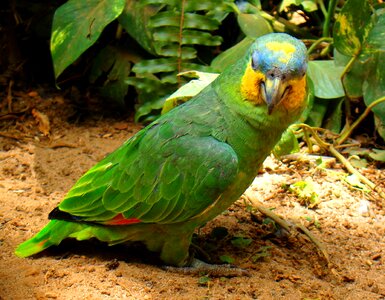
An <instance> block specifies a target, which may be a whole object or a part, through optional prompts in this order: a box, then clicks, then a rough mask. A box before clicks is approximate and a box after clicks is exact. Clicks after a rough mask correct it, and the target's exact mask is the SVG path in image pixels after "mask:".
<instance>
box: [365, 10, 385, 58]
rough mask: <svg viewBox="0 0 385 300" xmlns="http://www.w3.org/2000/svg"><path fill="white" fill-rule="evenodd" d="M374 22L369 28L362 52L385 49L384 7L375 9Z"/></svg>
mask: <svg viewBox="0 0 385 300" xmlns="http://www.w3.org/2000/svg"><path fill="white" fill-rule="evenodd" d="M375 17H376V18H375V19H377V20H376V22H375V24H374V27H373V28H372V29H371V30H370V32H369V34H368V37H367V42H366V44H365V48H364V52H365V53H372V52H377V51H385V9H381V10H378V11H376V15H375Z"/></svg>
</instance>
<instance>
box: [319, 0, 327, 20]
mask: <svg viewBox="0 0 385 300" xmlns="http://www.w3.org/2000/svg"><path fill="white" fill-rule="evenodd" d="M317 2H318V5H319V7H320V9H321V11H322V13H323V15H324V17H326V16H327V14H328V13H327V11H326V8H325V4H324V0H318V1H317Z"/></svg>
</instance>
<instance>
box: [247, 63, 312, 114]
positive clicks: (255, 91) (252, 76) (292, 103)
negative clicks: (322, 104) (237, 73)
mask: <svg viewBox="0 0 385 300" xmlns="http://www.w3.org/2000/svg"><path fill="white" fill-rule="evenodd" d="M265 79H266V78H265V75H264V74H263V73H261V72H259V71H255V70H253V69H252V67H251V64H248V66H247V68H246V72H245V74H244V75H243V77H242V81H241V92H242V96H243V98H244V99H246V100H247V101H250V102H252V103H253V104H255V105H261V104H264V101H263V98H262V95H261V90H260V85H261V82H262V81H263V80H265ZM287 84H288V86H290V87H291V88H290V90H289V92H288V93H287V95H286V96H285V97H284V98H283V99H282V101H281V104H282V106H283V107H285V109H286V110H287V111H294V110H297V109H299V108H300V107H302V106H303V105H304V101H305V98H306V97H305V96H306V76H304V77H302V78H300V79H292V80H290V81H288V82H287Z"/></svg>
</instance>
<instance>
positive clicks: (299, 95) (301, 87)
mask: <svg viewBox="0 0 385 300" xmlns="http://www.w3.org/2000/svg"><path fill="white" fill-rule="evenodd" d="M288 84H289V85H290V86H291V89H290V91H289V93H287V95H286V97H285V98H283V99H282V102H281V103H282V105H283V106H284V107H285V109H286V110H287V111H294V110H297V109H299V108H301V107H302V106H303V105H304V104H305V101H306V76H303V77H302V78H300V79H293V80H290V81H289V82H288Z"/></svg>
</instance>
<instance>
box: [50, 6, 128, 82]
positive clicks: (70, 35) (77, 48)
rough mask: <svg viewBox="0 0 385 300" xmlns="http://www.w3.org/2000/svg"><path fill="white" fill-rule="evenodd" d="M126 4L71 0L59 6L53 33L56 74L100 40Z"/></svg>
mask: <svg viewBox="0 0 385 300" xmlns="http://www.w3.org/2000/svg"><path fill="white" fill-rule="evenodd" d="M124 4H125V1H124V0H117V1H107V0H87V1H77V0H69V1H68V2H66V3H64V4H63V5H62V6H60V7H59V8H58V9H57V10H56V12H55V15H54V18H53V23H52V35H51V54H52V60H53V65H54V71H55V78H58V76H59V75H60V74H61V73H62V72H63V71H64V69H65V68H67V67H68V66H69V65H70V64H72V63H73V62H74V61H75V60H76V59H77V58H78V57H79V56H80V55H81V54H82V53H83V52H84V51H85V50H87V49H88V48H89V47H90V46H91V45H93V44H94V43H95V42H96V40H97V39H98V38H99V36H100V34H101V33H102V31H103V29H104V28H105V27H106V26H107V25H108V24H109V23H111V22H112V21H113V20H115V19H116V18H117V17H118V16H119V15H120V14H121V13H122V10H123V8H124Z"/></svg>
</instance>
